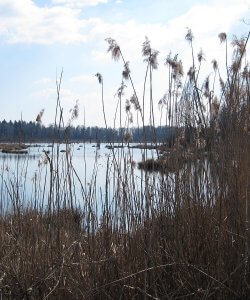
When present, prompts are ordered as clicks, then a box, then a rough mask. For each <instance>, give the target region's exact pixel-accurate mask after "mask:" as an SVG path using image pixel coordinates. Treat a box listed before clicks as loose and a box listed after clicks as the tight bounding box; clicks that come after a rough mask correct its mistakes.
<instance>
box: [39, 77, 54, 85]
mask: <svg viewBox="0 0 250 300" xmlns="http://www.w3.org/2000/svg"><path fill="white" fill-rule="evenodd" d="M52 82H54V83H55V80H53V79H52V78H49V77H43V78H40V79H38V80H36V81H35V84H37V85H47V84H48V83H52Z"/></svg>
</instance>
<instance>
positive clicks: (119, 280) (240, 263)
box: [0, 31, 250, 299]
mask: <svg viewBox="0 0 250 300" xmlns="http://www.w3.org/2000/svg"><path fill="white" fill-rule="evenodd" d="M219 37H220V39H221V41H224V42H226V43H227V36H226V35H225V34H224V33H223V34H220V35H219ZM248 37H249V36H247V37H246V38H245V39H234V47H235V52H234V56H233V61H232V64H231V66H230V67H229V66H228V62H227V64H226V69H227V78H226V81H225V83H223V82H222V79H221V78H220V77H219V75H218V77H217V79H218V80H220V81H221V94H220V95H221V99H220V101H219V102H218V100H217V99H215V97H214V90H213V89H212V90H211V89H210V88H209V83H208V82H206V83H205V84H204V85H202V86H200V85H199V84H198V82H199V81H198V73H199V69H200V66H201V62H202V53H199V54H198V62H199V65H198V67H196V66H195V64H194V62H195V58H194V56H193V66H192V67H191V69H190V70H189V74H188V76H187V79H186V81H185V82H186V84H185V85H184V87H183V88H182V93H181V96H180V98H177V97H174V96H173V95H176V89H179V87H177V81H178V80H180V79H181V77H182V76H183V71H182V68H181V61H179V60H177V57H174V58H171V57H168V59H167V65H168V68H169V74H170V75H171V76H170V82H169V91H171V93H170V94H169V95H168V96H165V98H164V99H163V100H162V104H163V105H166V106H167V118H166V121H167V125H169V126H176V127H178V128H179V129H180V130H179V138H178V137H177V139H176V140H175V145H174V147H175V148H174V149H175V153H176V155H177V156H178V155H180V154H181V153H188V152H189V150H190V148H192V163H185V164H184V166H183V167H182V168H179V167H177V166H176V160H174V159H173V160H170V161H169V164H170V165H169V168H168V169H167V170H166V171H165V172H162V173H153V174H152V173H150V172H148V171H147V170H146V171H145V172H142V173H141V178H140V180H139V181H138V179H136V178H135V177H136V176H135V173H134V166H133V165H132V164H131V161H132V160H131V159H130V157H129V154H126V153H127V152H125V151H124V149H121V151H120V152H119V155H117V154H115V152H114V149H112V148H111V153H112V154H113V155H111V157H110V158H109V159H108V160H107V173H106V187H105V189H104V190H103V191H102V195H103V197H102V198H101V199H97V198H96V195H97V192H96V181H95V178H96V175H97V174H96V173H95V172H94V171H93V181H92V182H91V184H90V186H89V187H88V188H86V186H84V184H82V185H81V191H82V199H81V201H82V203H83V205H82V206H81V207H78V206H77V204H76V201H75V200H76V199H75V196H74V195H75V194H74V189H75V186H76V185H75V183H76V181H77V180H79V177H78V176H77V174H76V172H75V169H74V166H73V165H72V163H71V156H70V151H66V154H65V157H66V158H65V161H64V162H63V164H64V172H63V173H62V172H60V166H59V159H58V153H59V148H57V146H56V145H54V147H53V148H52V149H51V152H52V153H51V156H47V164H48V166H49V170H50V172H49V175H48V176H49V177H48V180H49V182H50V193H49V195H48V202H47V206H46V208H45V207H44V206H43V209H39V208H38V207H39V206H37V207H36V208H35V207H34V206H32V205H31V206H30V207H29V208H25V207H22V203H20V201H19V200H20V199H17V198H16V197H17V196H16V195H17V194H15V195H14V196H13V198H12V199H13V207H14V208H15V209H14V210H13V212H5V213H3V214H2V215H1V217H0V295H1V296H2V298H3V299H247V297H248V295H249V286H250V281H249V271H250V270H249V254H250V250H249V249H250V248H249V247H250V245H249V238H250V237H249V218H250V214H249V199H248V189H249V182H248V180H249V179H248V178H249V166H250V165H249V155H248V151H249V134H248V132H249V123H248V122H249V113H250V111H249V97H250V89H249V88H250V86H249V80H250V76H249V68H248V66H247V65H243V61H244V60H243V57H244V56H245V52H246V45H247V41H248ZM186 39H187V40H188V42H189V43H190V45H191V48H192V50H193V43H192V42H193V36H192V32H191V31H188V33H187V36H186ZM108 43H109V51H111V53H112V56H113V57H114V58H119V57H122V60H123V63H124V71H123V77H124V79H127V80H129V81H130V83H131V85H132V87H133V89H134V95H133V97H132V98H131V100H130V102H126V107H125V109H126V113H127V116H128V118H127V119H126V125H127V135H126V138H129V118H130V117H131V113H132V112H131V110H132V108H131V105H133V106H134V108H135V110H136V112H137V113H138V115H139V116H141V121H142V123H143V125H144V122H145V119H144V108H145V105H146V103H145V99H144V98H143V103H142V105H141V103H139V99H138V98H137V94H136V91H135V87H134V85H133V81H132V78H131V75H130V70H129V64H128V63H127V62H126V61H125V59H124V56H123V54H122V52H121V49H120V48H119V46H118V44H117V43H116V42H115V41H114V40H112V39H108ZM193 53H194V51H192V54H193ZM157 55H158V52H157V51H155V50H153V49H152V48H151V46H150V43H149V41H148V40H146V41H145V43H144V45H143V56H144V58H146V62H147V73H146V77H145V78H146V79H147V76H149V78H150V79H152V76H153V70H155V69H156V68H157ZM226 56H227V55H226ZM213 66H214V72H215V74H219V68H218V65H216V63H215V62H213ZM97 77H98V80H99V83H100V85H101V93H102V103H103V114H104V119H105V120H106V117H105V103H104V98H103V78H102V76H101V75H100V74H97ZM146 79H145V82H146ZM60 86H61V78H60V80H59V82H58V83H57V91H58V99H57V106H56V118H55V124H57V125H58V127H59V128H60V126H63V124H62V123H63V120H62V116H61V111H60V110H61V107H60ZM123 88H124V87H123ZM149 88H150V89H151V90H152V88H153V87H152V80H150V81H149ZM187 90H188V91H189V93H186V91H187ZM122 97H123V90H122V91H121V90H120V93H119V95H118V108H119V107H120V112H121V107H122V105H121V103H122ZM204 99H205V100H206V101H207V104H208V105H207V106H208V111H205V110H204V109H203V105H202V103H203V102H204ZM149 105H150V111H151V113H150V122H151V124H150V125H152V126H153V125H154V105H153V98H152V97H151V96H150V99H149ZM117 111H118V112H119V109H117ZM76 116H77V109H76V108H75V111H74V115H72V119H74V118H75V117H76ZM116 118H119V113H118V115H116V116H115V120H116ZM40 119H41V118H40ZM40 119H39V121H41V120H40ZM56 120H58V121H56ZM120 120H121V117H120ZM56 122H58V123H56ZM114 123H115V122H114ZM120 125H121V124H120ZM180 140H182V142H180ZM200 141H202V143H201V142H200ZM142 142H143V141H142ZM156 142H157V141H156ZM200 144H203V145H204V148H203V150H202V151H206V155H202V153H203V152H202V151H201V147H200ZM111 145H112V144H111ZM128 152H129V151H128ZM142 152H143V151H142ZM143 157H144V159H145V160H146V155H145V153H144V155H143ZM171 164H172V165H171ZM111 172H114V176H112V179H111ZM61 182H64V185H63V186H62V185H61ZM111 191H112V193H111Z"/></svg>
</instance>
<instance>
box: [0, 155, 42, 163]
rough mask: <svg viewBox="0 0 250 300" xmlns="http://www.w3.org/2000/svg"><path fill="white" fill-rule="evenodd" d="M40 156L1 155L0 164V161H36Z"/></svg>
mask: <svg viewBox="0 0 250 300" xmlns="http://www.w3.org/2000/svg"><path fill="white" fill-rule="evenodd" d="M41 155H42V154H40V153H39V154H3V153H2V154H1V155H0V162H1V160H5V161H8V160H9V161H19V160H27V159H28V160H38V159H39V158H40V157H41Z"/></svg>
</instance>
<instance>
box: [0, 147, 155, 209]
mask: <svg viewBox="0 0 250 300" xmlns="http://www.w3.org/2000/svg"><path fill="white" fill-rule="evenodd" d="M131 145H133V144H131ZM51 147H52V145H51V144H36V145H32V144H30V145H29V148H28V154H22V155H17V154H4V153H1V152H0V210H1V212H2V213H4V212H6V211H11V210H12V209H13V208H14V209H15V208H17V207H19V208H25V207H32V208H36V209H38V208H39V209H46V207H47V206H48V200H49V199H50V198H49V196H48V195H49V194H52V195H53V197H51V198H53V199H52V200H53V201H52V202H53V205H55V203H56V201H57V205H58V202H60V205H65V206H67V205H72V204H73V205H75V206H83V205H85V204H86V199H87V200H88V201H91V202H93V201H100V203H101V202H102V201H104V198H105V197H106V200H107V196H108V198H109V201H110V202H112V199H113V197H114V196H115V195H116V194H117V192H118V189H123V188H124V186H125V185H132V186H133V190H134V191H135V189H136V192H137V193H138V192H140V190H141V189H143V187H144V183H143V180H144V179H143V176H144V175H143V171H141V170H139V169H138V168H137V162H139V161H141V160H142V156H143V155H144V156H145V157H146V158H151V157H156V152H155V151H154V150H141V149H136V148H128V147H124V148H114V149H113V150H110V149H107V148H106V144H101V145H100V148H98V147H96V145H95V144H69V145H67V146H66V145H65V144H60V145H55V146H54V149H53V150H52V148H51ZM66 150H67V151H68V152H67V153H68V154H69V155H66V152H65V151H66ZM44 151H46V152H47V153H48V154H45V152H44ZM52 157H53V171H52V173H51V172H50V163H49V161H50V160H51V159H52ZM68 166H70V168H68ZM118 166H119V167H118ZM50 174H52V177H51V176H50ZM151 177H152V180H154V179H153V177H154V175H152V176H151ZM51 180H52V181H53V188H52V190H50V182H51ZM148 184H150V182H148ZM152 184H153V182H152ZM122 185H123V186H122ZM50 200H51V199H50Z"/></svg>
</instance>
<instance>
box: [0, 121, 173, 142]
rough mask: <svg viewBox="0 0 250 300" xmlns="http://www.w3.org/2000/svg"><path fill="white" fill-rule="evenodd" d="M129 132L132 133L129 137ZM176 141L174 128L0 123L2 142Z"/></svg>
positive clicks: (22, 122) (0, 139) (23, 122)
mask: <svg viewBox="0 0 250 300" xmlns="http://www.w3.org/2000/svg"><path fill="white" fill-rule="evenodd" d="M128 133H129V134H128ZM174 138H175V129H174V128H171V127H166V126H161V127H156V128H154V127H151V126H146V127H144V129H143V128H136V127H134V128H130V129H126V128H119V129H113V128H100V127H97V126H94V127H85V126H76V127H71V126H70V127H66V128H58V127H55V126H54V125H49V126H43V125H41V124H40V123H37V122H31V121H30V122H25V121H14V122H12V121H9V122H7V121H6V120H3V121H0V141H1V142H45V141H46V142H50V141H53V140H55V141H61V142H63V141H64V140H68V141H72V142H77V141H79V142H121V141H125V140H126V139H129V141H130V142H144V141H145V142H153V141H157V142H167V141H168V142H169V143H172V142H173V140H174Z"/></svg>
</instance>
